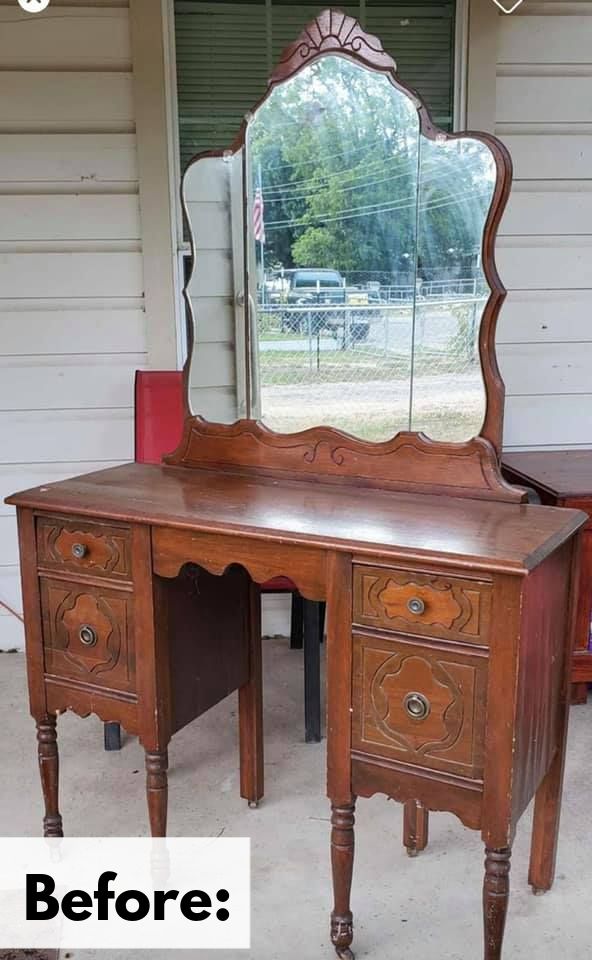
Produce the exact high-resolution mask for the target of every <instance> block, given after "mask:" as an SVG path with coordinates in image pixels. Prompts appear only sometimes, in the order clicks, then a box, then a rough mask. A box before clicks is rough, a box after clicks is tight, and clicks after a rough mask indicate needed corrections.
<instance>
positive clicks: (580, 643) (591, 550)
mask: <svg viewBox="0 0 592 960" xmlns="http://www.w3.org/2000/svg"><path fill="white" fill-rule="evenodd" d="M502 466H503V473H504V476H505V478H506V480H509V482H510V483H518V484H522V485H524V484H526V485H527V486H529V487H533V488H534V489H535V490H536V492H537V493H538V495H539V496H540V498H541V503H546V504H549V505H551V506H554V507H576V508H577V509H579V510H583V511H584V512H585V513H587V514H588V515H589V517H590V522H589V523H588V524H587V526H586V527H585V529H584V533H583V536H582V560H581V574H580V593H579V601H578V616H577V626H576V643H575V649H574V654H573V667H572V682H573V688H572V701H573V703H585V702H586V697H587V695H588V684H589V683H592V650H591V649H590V624H591V622H592V450H547V451H537V452H533V453H507V454H504V456H503V461H502Z"/></svg>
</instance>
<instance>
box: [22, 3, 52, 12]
mask: <svg viewBox="0 0 592 960" xmlns="http://www.w3.org/2000/svg"><path fill="white" fill-rule="evenodd" d="M50 2H51V0H18V5H19V7H20V8H21V10H24V11H25V12H26V13H41V11H42V10H46V9H47V7H48V6H49V4H50Z"/></svg>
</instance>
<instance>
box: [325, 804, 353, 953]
mask: <svg viewBox="0 0 592 960" xmlns="http://www.w3.org/2000/svg"><path fill="white" fill-rule="evenodd" d="M355 808H356V802H355V797H351V799H350V802H349V803H345V804H341V805H337V804H332V806H331V867H332V870H333V910H332V912H331V943H332V944H333V946H334V947H335V950H336V951H337V956H339V957H344V958H347V957H350V956H353V955H352V954H351V951H350V949H349V948H350V946H351V942H352V940H353V937H354V926H353V915H352V912H351V905H350V897H351V886H352V880H353V875H354V823H355Z"/></svg>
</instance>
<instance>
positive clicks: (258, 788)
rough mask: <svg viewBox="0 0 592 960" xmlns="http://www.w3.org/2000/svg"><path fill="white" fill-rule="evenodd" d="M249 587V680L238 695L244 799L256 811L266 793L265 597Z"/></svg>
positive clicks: (252, 585) (246, 632) (246, 624)
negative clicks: (262, 618) (262, 629)
mask: <svg viewBox="0 0 592 960" xmlns="http://www.w3.org/2000/svg"><path fill="white" fill-rule="evenodd" d="M245 586H246V595H247V596H246V600H247V603H246V609H245V619H244V626H243V632H242V633H243V636H244V637H245V638H246V647H247V650H246V653H247V655H248V668H247V669H248V679H247V681H246V683H243V684H242V685H241V686H240V688H239V691H238V705H239V736H240V795H241V797H244V799H245V800H247V801H248V803H249V806H250V807H256V806H257V805H258V804H259V801H260V800H261V798H262V797H263V793H264V773H263V676H262V670H263V663H262V657H261V594H260V591H259V587H258V586H257V584H255V583H246V584H245ZM239 636H240V634H239Z"/></svg>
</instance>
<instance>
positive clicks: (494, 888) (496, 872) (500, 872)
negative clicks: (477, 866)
mask: <svg viewBox="0 0 592 960" xmlns="http://www.w3.org/2000/svg"><path fill="white" fill-rule="evenodd" d="M511 854H512V851H511V850H510V848H509V847H505V848H504V849H503V850H490V849H488V848H486V849H485V880H484V882H483V925H484V934H485V951H484V954H483V957H484V960H500V958H501V955H502V943H503V939H504V927H505V925H506V913H507V911H508V900H509V899H510V856H511Z"/></svg>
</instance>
